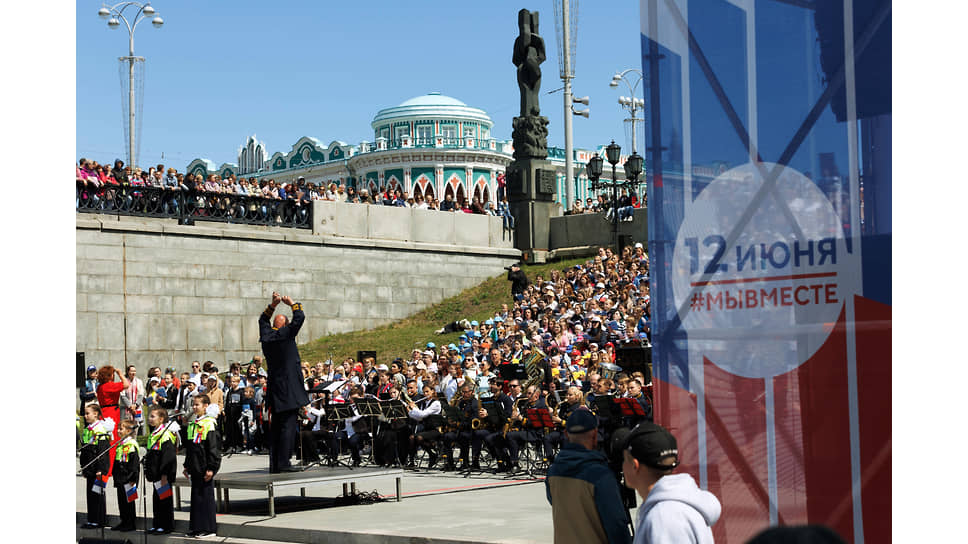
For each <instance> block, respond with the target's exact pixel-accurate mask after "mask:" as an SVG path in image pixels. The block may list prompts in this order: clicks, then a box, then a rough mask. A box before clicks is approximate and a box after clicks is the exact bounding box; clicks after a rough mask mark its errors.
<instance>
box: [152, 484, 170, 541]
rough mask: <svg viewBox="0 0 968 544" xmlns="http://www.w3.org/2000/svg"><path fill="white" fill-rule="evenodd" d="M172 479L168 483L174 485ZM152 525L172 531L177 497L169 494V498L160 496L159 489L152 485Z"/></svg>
mask: <svg viewBox="0 0 968 544" xmlns="http://www.w3.org/2000/svg"><path fill="white" fill-rule="evenodd" d="M172 484H173V481H172V479H169V480H168V485H172ZM151 510H152V512H153V516H152V518H151V526H152V527H154V528H156V529H165V530H168V531H171V530H172V529H174V528H175V497H174V495H172V496H169V497H168V498H167V499H159V498H158V490H157V489H155V486H154V485H151Z"/></svg>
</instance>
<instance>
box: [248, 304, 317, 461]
mask: <svg viewBox="0 0 968 544" xmlns="http://www.w3.org/2000/svg"><path fill="white" fill-rule="evenodd" d="M280 302H284V303H285V304H286V305H288V306H290V307H291V308H292V322H290V321H289V319H288V318H287V317H286V316H284V315H282V314H279V315H277V316H275V318H272V314H273V313H274V312H275V310H276V306H278V305H279V303H280ZM270 319H272V323H271V324H270V322H269V320H270ZM305 320H306V314H304V313H303V311H302V305H301V304H299V303H298V302H296V303H293V301H292V297H289V296H285V297H282V296H279V293H275V292H273V293H272V302H271V303H270V304H269V306H268V307H267V308H266V309H265V311H264V312H262V315H261V316H259V342H261V343H262V353H263V354H264V355H265V358H266V364H267V366H268V373H269V376H268V384H267V386H268V387H267V390H268V396H267V402H268V404H269V410H270V413H271V420H270V425H269V472H271V473H276V472H286V471H290V470H294V467H292V466H291V464H290V462H289V458H290V457H292V452H293V447H294V444H295V442H296V434H297V432H298V430H299V428H298V425H299V419H298V414H299V409H300V408H302V407H303V406H306V405H307V404H309V395H307V394H306V390H305V388H304V386H303V377H302V369H301V368H300V361H301V360H300V358H299V349H298V348H297V347H296V334H298V333H299V329H300V327H302V324H303V321H305Z"/></svg>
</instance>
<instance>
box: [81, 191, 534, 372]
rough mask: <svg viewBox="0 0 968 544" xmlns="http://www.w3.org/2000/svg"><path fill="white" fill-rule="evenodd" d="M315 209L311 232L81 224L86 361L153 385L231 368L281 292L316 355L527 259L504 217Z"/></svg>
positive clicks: (135, 221) (86, 220)
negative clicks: (326, 344)
mask: <svg viewBox="0 0 968 544" xmlns="http://www.w3.org/2000/svg"><path fill="white" fill-rule="evenodd" d="M313 204H314V210H313V215H314V225H313V228H312V230H309V229H291V228H282V227H260V226H248V225H229V224H224V223H214V222H204V221H197V222H196V224H195V225H178V224H177V222H176V221H174V220H171V219H148V218H133V217H118V216H111V215H90V214H77V221H76V262H77V276H76V277H77V290H76V293H77V299H76V315H77V337H76V345H77V351H82V352H85V355H86V359H87V361H88V362H89V363H93V364H96V365H102V364H105V363H111V364H114V365H115V366H117V365H121V364H135V365H136V366H137V367H138V368H139V373H141V375H143V373H144V371H145V370H147V368H149V367H151V366H160V367H165V366H168V365H174V366H175V367H177V368H179V369H187V368H188V364H189V362H190V361H192V360H196V359H197V360H200V361H204V360H209V359H210V360H212V361H215V362H216V364H218V365H219V366H220V367H223V366H224V365H225V362H226V360H238V359H243V360H248V359H249V358H250V357H251V356H252V355H254V354H256V353H259V352H260V347H259V343H258V338H259V333H258V316H259V314H260V313H261V311H262V310H263V309H264V308H265V305H266V304H267V303H268V301H269V298H270V296H271V293H272V291H273V290H277V291H279V292H280V293H282V294H288V295H291V296H292V297H293V298H294V299H296V300H297V301H300V302H302V303H303V305H304V310H305V312H306V316H307V318H306V324H305V326H304V327H303V329H302V331H301V332H300V334H299V338H298V341H299V342H300V343H305V342H308V341H309V340H312V339H315V338H318V337H320V336H324V335H327V334H332V333H339V332H347V331H352V330H360V329H367V328H373V327H376V326H379V325H383V324H386V323H389V322H392V321H395V320H398V319H401V318H404V317H407V316H409V315H412V314H414V313H415V312H417V311H419V310H421V309H423V308H425V307H427V306H429V305H432V304H434V303H436V302H439V301H441V300H442V299H444V298H447V297H450V296H453V295H455V294H457V293H459V292H460V291H462V290H464V289H466V288H468V287H471V286H473V285H476V284H478V283H480V282H481V281H483V280H484V279H486V278H489V277H493V276H495V275H499V274H503V273H504V270H503V268H504V267H505V266H508V265H509V264H511V263H513V262H517V261H518V260H519V258H520V252H519V251H517V250H515V249H513V247H512V245H511V242H510V240H509V237H508V236H507V234H506V233H502V230H501V220H500V218H496V217H487V216H473V215H468V214H453V213H441V212H432V211H425V210H409V209H400V208H389V207H382V206H366V205H358V204H334V203H329V202H314V203H313ZM279 309H280V311H283V312H286V313H288V308H287V307H285V306H284V305H283V306H280V308H279Z"/></svg>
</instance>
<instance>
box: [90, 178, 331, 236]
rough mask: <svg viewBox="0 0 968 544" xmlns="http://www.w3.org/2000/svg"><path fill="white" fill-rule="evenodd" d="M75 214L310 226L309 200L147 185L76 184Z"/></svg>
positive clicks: (310, 211)
mask: <svg viewBox="0 0 968 544" xmlns="http://www.w3.org/2000/svg"><path fill="white" fill-rule="evenodd" d="M75 202H76V207H77V211H78V212H79V213H99V214H109V215H129V216H137V217H160V218H168V219H178V220H181V221H182V222H188V221H218V222H223V223H237V224H244V225H276V226H280V227H292V228H302V229H308V228H311V227H312V224H313V221H312V219H313V207H312V203H311V202H310V201H299V200H295V199H285V200H282V199H272V198H265V197H262V196H249V195H240V194H233V193H211V192H208V191H183V190H175V189H171V188H161V187H149V186H132V185H127V186H120V185H109V186H106V187H100V188H96V189H95V188H91V187H87V186H84V185H83V184H82V183H78V184H77V188H76V197H75Z"/></svg>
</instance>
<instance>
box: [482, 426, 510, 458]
mask: <svg viewBox="0 0 968 544" xmlns="http://www.w3.org/2000/svg"><path fill="white" fill-rule="evenodd" d="M484 442H485V443H486V444H487V447H488V448H489V449H490V451H491V452H492V453H493V454H494V456H495V457H496V458H497V459H498V460H499V461H503V462H506V461H507V460H508V459H509V455H508V441H507V439H506V438H504V431H503V429H502V430H500V431H492V432H489V433H488V435H487V436H486V437H484Z"/></svg>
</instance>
